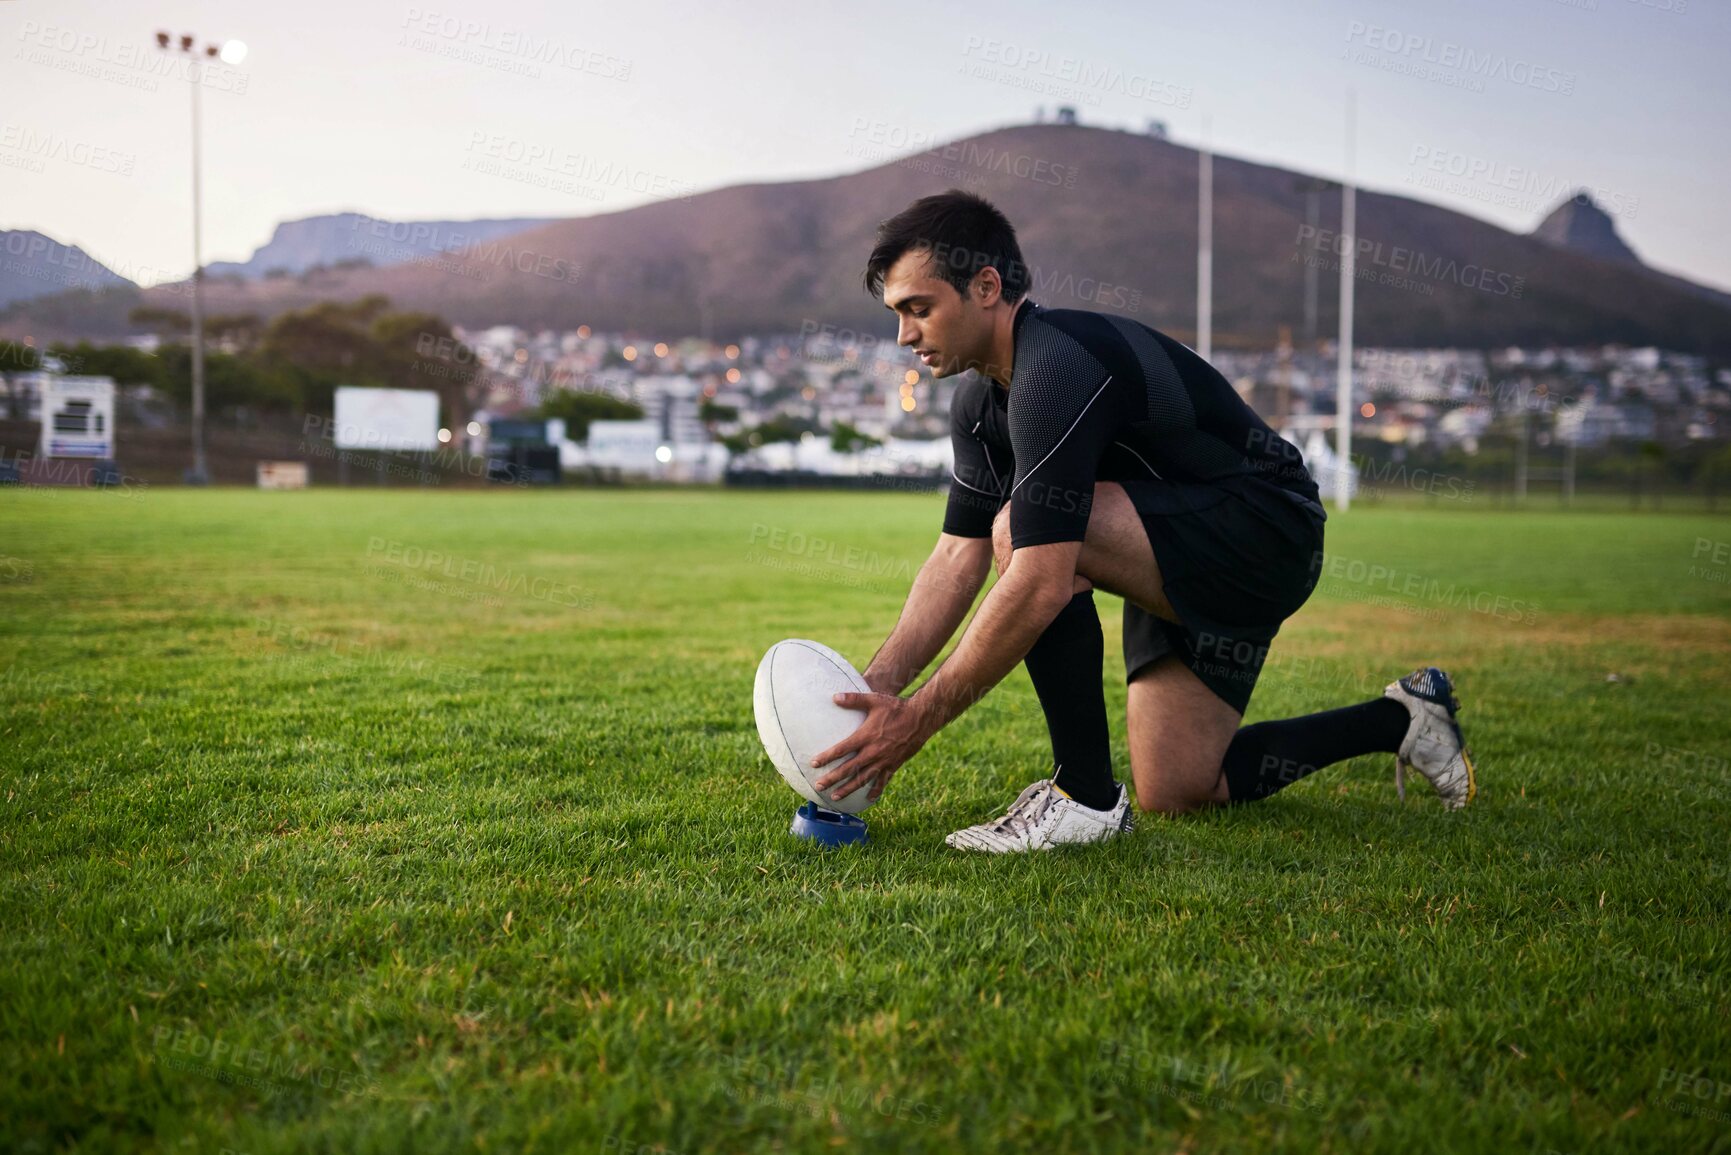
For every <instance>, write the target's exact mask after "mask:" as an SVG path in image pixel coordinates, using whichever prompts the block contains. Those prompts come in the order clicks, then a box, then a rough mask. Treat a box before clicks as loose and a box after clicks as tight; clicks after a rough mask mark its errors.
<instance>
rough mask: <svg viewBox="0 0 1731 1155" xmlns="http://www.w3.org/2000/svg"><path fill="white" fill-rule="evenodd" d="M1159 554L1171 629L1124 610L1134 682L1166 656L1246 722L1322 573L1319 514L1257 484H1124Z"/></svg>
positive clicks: (1128, 668)
mask: <svg viewBox="0 0 1731 1155" xmlns="http://www.w3.org/2000/svg"><path fill="white" fill-rule="evenodd" d="M1122 484H1123V486H1124V492H1125V494H1126V495H1128V496H1129V498H1130V501H1131V503H1132V504H1133V505H1134V506H1135V507H1136V512H1137V513H1138V514H1139V515H1140V516H1141V519H1142V526H1143V528H1144V529H1145V530H1147V532H1148V543H1149V545H1151V546H1152V547H1153V549H1154V560H1155V562H1156V563H1157V564H1158V565H1159V566H1160V576H1161V579H1162V581H1163V583H1164V585H1165V591H1166V600H1167V601H1169V602H1171V603H1172V609H1173V610H1174V611H1175V612H1176V613H1177V614H1178V618H1179V620H1178V621H1177V622H1168V621H1165V620H1163V619H1161V618H1157V617H1155V616H1154V615H1153V614H1151V613H1149V612H1148V611H1146V610H1144V609H1143V608H1142V607H1140V606H1138V605H1135V604H1134V603H1132V602H1128V601H1127V602H1125V603H1124V674H1125V679H1126V680H1127V681H1132V682H1133V681H1135V680H1136V677H1137V675H1139V674H1142V673H1144V672H1146V670H1147V669H1148V667H1149V666H1150V665H1152V664H1153V663H1154V662H1156V661H1158V660H1159V659H1161V658H1163V657H1165V656H1166V655H1168V654H1173V655H1175V656H1177V657H1178V659H1179V660H1180V661H1182V662H1183V663H1184V664H1185V665H1186V666H1188V667H1189V668H1190V670H1191V672H1192V673H1194V674H1195V675H1196V676H1197V677H1198V678H1199V679H1201V681H1202V684H1203V685H1205V686H1207V687H1208V688H1209V689H1210V690H1212V691H1213V692H1214V694H1215V696H1216V697H1218V698H1220V699H1221V700H1222V701H1224V702H1225V703H1227V704H1228V705H1230V706H1231V707H1232V708H1233V709H1235V710H1237V711H1238V712H1239V713H1240V714H1242V713H1244V708H1245V706H1247V705H1248V704H1249V702H1250V693H1251V691H1252V690H1253V689H1255V688H1256V679H1257V678H1258V677H1259V676H1260V675H1261V673H1262V663H1263V661H1264V660H1265V659H1266V658H1267V657H1268V647H1269V645H1270V643H1272V642H1273V640H1274V635H1275V634H1276V633H1278V632H1279V631H1280V624H1281V623H1282V622H1283V621H1285V620H1286V619H1287V618H1289V617H1291V616H1292V615H1293V614H1294V613H1296V612H1297V611H1298V607H1300V606H1302V605H1303V604H1304V603H1305V600H1306V599H1308V598H1309V597H1310V594H1311V591H1312V590H1314V589H1315V588H1316V582H1317V579H1318V577H1319V576H1320V575H1321V572H1322V526H1323V522H1324V521H1325V520H1326V518H1327V514H1325V513H1324V512H1323V509H1322V506H1320V505H1318V504H1316V503H1315V502H1314V501H1310V500H1309V499H1307V498H1305V497H1304V496H1303V495H1301V494H1297V493H1294V492H1292V491H1291V490H1287V489H1283V488H1281V487H1280V486H1277V485H1274V484H1272V483H1270V482H1265V481H1262V480H1260V479H1247V480H1245V481H1242V482H1238V483H1235V484H1233V485H1230V486H1201V485H1186V484H1181V483H1175V482H1165V481H1126V482H1123V483H1122Z"/></svg>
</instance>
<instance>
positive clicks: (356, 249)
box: [205, 213, 555, 280]
mask: <svg viewBox="0 0 1731 1155" xmlns="http://www.w3.org/2000/svg"><path fill="white" fill-rule="evenodd" d="M552 219H555V218H550V217H516V218H511V219H506V220H479V221H386V220H380V219H379V218H377V217H369V216H366V215H364V214H361V213H333V214H330V215H328V216H318V217H307V218H306V219H305V220H299V221H284V222H283V223H282V224H279V225H278V226H277V227H276V231H275V232H274V233H272V234H271V238H270V240H269V241H268V242H266V243H265V244H264V245H262V246H260V247H259V248H258V249H257V250H256V251H255V252H254V253H253V255H252V256H251V257H250V258H249V259H247V260H246V261H217V262H215V263H214V264H210V265H206V266H205V273H206V275H207V276H211V277H217V276H237V277H241V278H244V279H247V280H256V279H259V278H261V277H264V276H266V275H267V274H288V275H298V274H300V273H304V272H306V271H307V270H308V269H311V268H314V267H316V266H319V265H337V264H343V263H345V262H364V263H367V264H371V265H376V266H379V267H384V266H388V265H396V264H401V263H402V262H404V261H408V260H413V259H414V258H415V257H424V256H429V255H432V254H436V253H444V252H449V251H451V250H453V249H461V248H464V247H466V246H468V245H473V244H481V243H484V242H486V241H491V240H496V239H498V238H499V237H508V236H511V235H512V234H513V233H520V232H523V231H525V230H526V229H531V228H534V227H536V226H537V225H544V224H546V223H548V221H550V220H552Z"/></svg>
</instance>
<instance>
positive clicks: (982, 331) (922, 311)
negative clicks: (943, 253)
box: [884, 249, 996, 377]
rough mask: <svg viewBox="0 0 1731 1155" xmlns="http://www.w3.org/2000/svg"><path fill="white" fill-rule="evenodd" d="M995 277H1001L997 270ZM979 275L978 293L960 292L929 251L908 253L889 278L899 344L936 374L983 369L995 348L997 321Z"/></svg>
mask: <svg viewBox="0 0 1731 1155" xmlns="http://www.w3.org/2000/svg"><path fill="white" fill-rule="evenodd" d="M991 275H992V276H994V277H995V276H996V272H995V271H993V272H992V274H991ZM982 279H985V278H983V277H981V276H976V277H975V278H974V283H973V285H972V286H970V288H972V289H974V290H976V291H975V292H974V293H972V294H967V295H964V294H962V293H958V292H957V291H956V289H955V286H953V285H951V284H950V283H949V282H948V281H945V280H943V279H941V278H939V277H937V276H936V275H934V274H933V272H932V267H931V254H930V253H929V251H927V250H925V249H913V250H910V251H908V252H906V253H903V254H902V255H901V257H900V259H898V260H897V261H896V263H895V264H893V265H891V266H890V269H889V272H888V273H887V274H885V276H884V305H885V306H886V307H888V308H890V309H892V310H894V311H895V314H896V318H897V320H898V321H899V322H900V327H899V328H898V329H897V330H896V344H898V345H907V346H909V347H911V348H912V349H913V350H914V352H915V353H917V354H919V355H920V360H921V361H922V362H923V363H924V364H925V366H926V368H927V369H928V370H929V371H930V372H931V375H932V376H933V377H949V376H953V375H954V374H956V373H961V372H963V371H965V370H967V369H970V368H979V367H980V365H979V363H980V362H981V360H982V359H983V358H985V357H986V356H989V354H990V349H991V333H992V329H991V322H990V320H989V318H988V317H987V314H986V311H985V309H984V307H983V298H982V295H981V294H980V293H979V292H978V290H979V289H980V287H981V286H980V282H981V280H982Z"/></svg>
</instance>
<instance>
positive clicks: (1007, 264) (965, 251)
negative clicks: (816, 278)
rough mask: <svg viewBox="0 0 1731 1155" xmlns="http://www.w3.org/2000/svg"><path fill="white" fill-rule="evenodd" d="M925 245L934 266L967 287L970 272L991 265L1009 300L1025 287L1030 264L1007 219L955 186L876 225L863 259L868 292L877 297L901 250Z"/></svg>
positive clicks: (956, 284)
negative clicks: (873, 239)
mask: <svg viewBox="0 0 1731 1155" xmlns="http://www.w3.org/2000/svg"><path fill="white" fill-rule="evenodd" d="M921 249H924V250H927V251H928V252H930V254H931V257H932V271H933V272H934V274H935V275H937V276H938V277H941V278H942V279H943V280H945V281H947V282H949V284H951V285H953V286H954V287H955V290H956V292H958V293H964V294H965V293H966V292H967V291H968V285H969V283H970V282H972V281H973V279H974V275H975V274H976V273H978V272H979V271H980V270H981V269H984V268H986V267H987V266H990V267H991V268H994V269H996V270H998V276H999V277H1001V278H1002V279H1003V283H1004V299H1005V300H1006V301H1010V302H1012V303H1014V302H1016V301H1019V300H1021V299H1022V295H1023V294H1024V293H1026V292H1027V291H1028V266H1027V265H1026V264H1024V263H1023V262H1022V246H1021V245H1019V244H1017V243H1016V230H1015V228H1014V226H1012V225H1011V224H1010V219H1009V218H1008V217H1006V216H1005V215H1004V214H1003V213H1001V212H999V211H998V208H997V206H995V205H993V204H992V203H991V202H990V201H988V200H986V199H985V198H984V197H978V196H975V195H974V194H973V193H971V192H965V191H963V190H962V189H957V188H953V189H950V190H949V191H948V192H941V193H934V194H933V195H931V196H927V197H921V198H920V199H919V200H917V201H915V202H914V203H913V204H911V205H909V206H908V207H907V208H905V209H903V210H902V211H901V212H899V213H897V214H896V215H895V216H893V217H891V218H890V219H889V220H887V221H884V222H883V223H882V224H880V225H878V235H877V246H876V247H875V248H873V249H872V255H871V257H870V259H868V260H867V261H866V267H865V287H866V292H868V293H870V294H871V295H872V296H874V297H876V298H878V299H879V300H880V301H881V300H882V299H883V295H884V278H885V277H887V276H888V275H889V271H890V266H891V265H894V264H895V263H896V262H897V261H899V260H900V259H901V258H902V256H903V254H905V253H908V252H912V251H917V250H921Z"/></svg>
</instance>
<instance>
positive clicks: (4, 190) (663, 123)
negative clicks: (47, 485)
mask: <svg viewBox="0 0 1731 1155" xmlns="http://www.w3.org/2000/svg"><path fill="white" fill-rule="evenodd" d="M141 7H142V6H140V5H138V4H136V3H135V2H132V3H129V2H126V0H0V229H34V230H37V231H40V232H43V233H46V234H48V235H50V236H52V237H54V238H55V239H56V240H60V241H64V242H67V243H71V244H77V245H79V246H81V247H82V248H84V249H85V250H86V251H88V252H90V253H91V254H92V255H93V256H95V257H96V258H97V259H99V260H101V261H103V262H104V263H106V264H108V265H109V266H110V267H113V268H114V269H116V271H118V272H121V273H122V274H125V275H127V276H130V277H132V278H133V279H135V280H139V281H141V282H144V283H154V282H156V281H160V280H165V279H178V278H181V277H184V276H185V275H186V274H187V273H188V272H189V271H190V270H191V268H192V265H193V256H192V223H191V221H192V212H191V176H190V170H191V139H192V132H191V84H190V82H189V79H188V73H187V71H186V69H185V66H184V61H177V60H174V59H173V58H171V57H170V56H168V55H165V54H163V53H161V52H159V51H158V50H157V48H156V46H155V40H154V34H155V33H156V32H157V31H158V30H164V31H170V32H174V33H181V32H186V33H192V34H194V35H195V36H197V37H198V44H199V45H200V46H202V45H203V44H204V43H207V42H209V43H223V42H225V41H228V40H231V39H233V40H239V41H241V42H243V43H245V44H246V46H247V54H246V56H245V59H244V60H243V61H241V62H240V63H239V64H238V65H236V66H234V67H229V66H226V65H223V66H217V67H212V68H210V69H208V70H207V71H206V73H205V74H204V75H203V76H202V78H201V83H200V85H199V93H200V101H201V110H202V118H203V142H204V178H205V180H204V229H203V234H204V259H205V260H206V261H207V262H209V261H215V260H244V259H245V258H246V257H247V256H249V255H250V254H251V252H252V251H253V249H254V248H256V247H257V246H259V245H261V244H263V243H264V242H265V241H266V240H267V239H268V238H269V236H270V234H271V232H272V230H273V228H274V227H275V225H276V224H277V223H278V222H279V221H284V220H292V219H296V218H300V217H306V216H312V215H315V214H319V213H327V212H337V211H343V210H354V211H360V212H365V213H368V214H371V215H373V216H376V217H380V218H385V219H389V220H415V219H422V220H429V219H452V220H460V219H470V218H476V217H504V216H584V215H589V214H592V213H596V212H613V211H618V210H620V209H624V208H629V207H631V206H633V205H637V204H642V203H646V202H649V201H651V200H654V199H656V198H659V197H668V196H680V195H685V194H688V193H692V192H701V191H704V190H708V189H713V188H720V187H725V186H728V185H734V184H741V183H757V182H771V181H781V180H795V179H806V178H822V177H829V176H834V175H837V174H839V173H845V172H853V171H858V170H861V169H865V168H870V167H873V166H874V165H876V164H879V163H882V162H883V161H884V160H885V159H888V157H889V156H892V155H900V154H905V153H908V152H914V151H918V149H919V148H920V147H922V146H930V145H932V144H936V143H942V142H945V141H949V140H954V139H957V138H960V137H965V136H969V135H973V134H975V133H979V132H983V131H988V130H990V129H993V128H998V127H1003V126H1005V125H1010V124H1019V123H1027V122H1029V121H1032V120H1033V119H1034V117H1035V109H1036V108H1037V107H1039V106H1044V107H1045V108H1046V109H1047V110H1048V115H1049V110H1050V109H1052V108H1053V107H1055V106H1056V105H1058V104H1060V103H1069V104H1072V105H1074V106H1075V107H1076V109H1077V113H1078V116H1079V118H1080V120H1081V121H1082V122H1083V123H1086V124H1097V125H1103V126H1110V127H1130V128H1136V129H1142V128H1144V127H1145V126H1146V125H1147V123H1148V121H1150V120H1156V119H1158V120H1162V121H1164V122H1166V124H1167V126H1168V129H1169V131H1170V133H1171V135H1172V137H1173V138H1174V139H1175V140H1178V141H1181V142H1184V143H1190V144H1195V143H1198V142H1200V141H1201V140H1202V139H1203V135H1204V131H1205V130H1206V133H1207V136H1208V139H1210V140H1211V141H1212V144H1213V146H1214V147H1215V149H1216V150H1217V151H1219V152H1221V153H1225V154H1229V155H1233V156H1239V157H1243V158H1246V159H1249V160H1255V161H1260V162H1269V163H1276V164H1280V165H1284V166H1287V167H1292V168H1296V169H1302V170H1305V171H1311V172H1317V173H1320V174H1323V175H1326V176H1330V177H1335V178H1339V177H1341V176H1343V175H1347V171H1348V157H1347V132H1346V128H1345V124H1346V112H1345V110H1346V108H1347V107H1348V101H1349V99H1351V100H1352V101H1353V104H1354V106H1355V107H1356V110H1357V113H1356V126H1357V128H1356V133H1355V134H1354V137H1353V152H1354V155H1353V160H1352V162H1351V163H1352V174H1353V175H1354V176H1355V178H1356V179H1357V181H1358V182H1359V183H1360V184H1361V185H1362V186H1364V187H1367V188H1371V189H1377V190H1381V191H1387V192H1396V193H1401V194H1404V195H1409V196H1412V197H1414V198H1415V199H1419V200H1424V201H1429V202H1431V203H1435V204H1440V205H1444V206H1446V207H1448V208H1451V209H1455V210H1458V211H1461V212H1464V213H1468V214H1471V215H1473V216H1476V217H1479V218H1481V219H1484V220H1488V221H1491V222H1493V223H1496V224H1498V225H1501V226H1503V227H1506V228H1510V229H1514V230H1517V231H1523V232H1524V231H1528V230H1530V229H1531V228H1533V227H1534V226H1535V225H1536V224H1537V223H1538V221H1539V220H1540V219H1541V218H1542V216H1543V215H1544V213H1545V212H1546V211H1547V210H1548V209H1549V208H1550V207H1551V204H1552V203H1554V201H1555V200H1558V199H1561V196H1562V195H1563V193H1564V190H1567V189H1570V188H1574V187H1578V186H1579V187H1588V188H1591V189H1593V190H1596V193H1597V199H1599V201H1600V203H1601V204H1603V205H1604V206H1605V207H1606V208H1608V209H1610V210H1612V212H1613V215H1615V216H1617V218H1618V226H1619V229H1620V231H1621V232H1622V234H1623V236H1624V238H1625V239H1626V240H1627V241H1628V242H1629V243H1630V244H1631V245H1632V246H1633V247H1634V249H1635V250H1636V252H1637V253H1639V254H1640V255H1641V256H1642V257H1643V258H1644V259H1645V260H1646V261H1647V262H1648V263H1649V264H1651V265H1653V266H1655V267H1658V268H1661V269H1665V270H1667V271H1671V272H1676V273H1679V274H1682V275H1684V276H1687V277H1690V278H1692V279H1695V280H1698V281H1701V282H1704V283H1707V284H1711V285H1714V286H1717V287H1720V288H1725V289H1731V197H1728V196H1726V195H1725V191H1724V190H1725V188H1726V187H1727V183H1728V181H1731V148H1728V147H1727V145H1728V143H1731V69H1728V68H1727V67H1725V62H1726V61H1727V60H1728V59H1731V5H1727V4H1726V3H1724V0H1454V2H1449V0H1431V2H1426V3H1421V2H1407V0H1338V2H1337V0H1207V2H1201V0H1192V2H1189V3H1175V2H1166V0H1131V2H1126V3H1118V2H1086V0H1084V2H1074V3H1065V4H1061V5H1059V4H1052V3H1050V2H1049V0H1048V2H1043V3H1038V4H1036V3H1030V2H1022V0H1010V2H1001V3H998V4H994V5H992V6H990V7H989V8H982V7H981V6H975V5H961V4H954V5H944V4H923V5H921V4H912V3H908V2H906V0H890V2H887V3H880V4H877V5H875V6H867V5H861V4H843V3H824V2H818V0H804V2H798V0H754V2H753V3H750V4H745V3H735V2H731V0H706V2H701V3H700V2H698V0H683V2H670V0H633V2H632V3H629V4H592V3H581V2H578V3H572V2H563V3H557V2H543V0H486V2H484V3H483V2H482V0H422V2H421V3H417V4H404V3H395V2H381V0H347V2H344V3H336V2H333V0H299V2H298V3H295V4H280V3H273V4H264V3H259V2H257V0H227V2H217V0H159V2H158V3H155V4H153V5H151V6H149V8H148V12H147V14H141V12H140V9H141ZM1349 93H1350V94H1352V95H1351V97H1350V98H1349ZM899 207H900V206H885V215H886V216H887V215H889V214H890V213H891V212H893V211H894V210H895V209H896V208H899Z"/></svg>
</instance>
